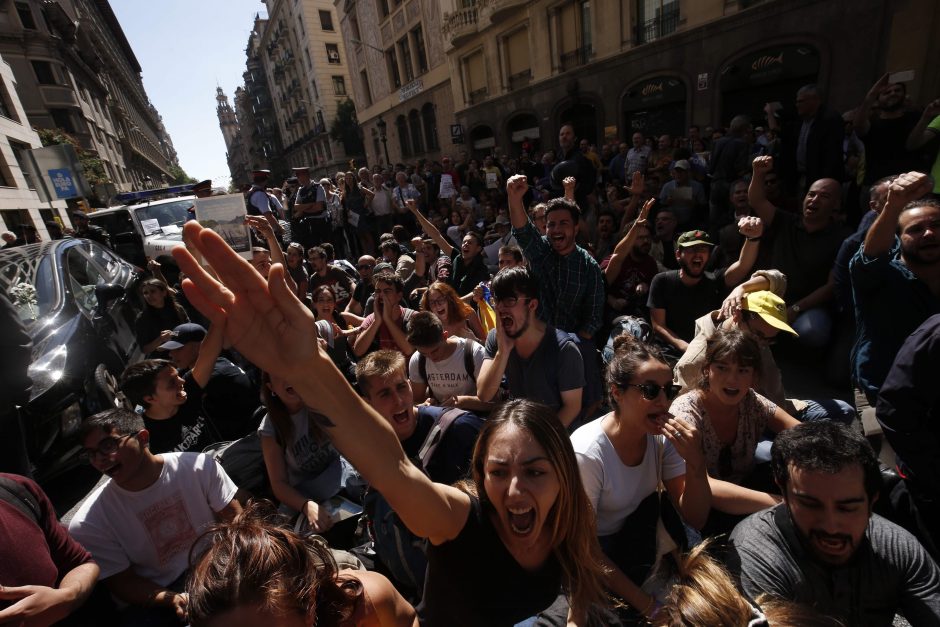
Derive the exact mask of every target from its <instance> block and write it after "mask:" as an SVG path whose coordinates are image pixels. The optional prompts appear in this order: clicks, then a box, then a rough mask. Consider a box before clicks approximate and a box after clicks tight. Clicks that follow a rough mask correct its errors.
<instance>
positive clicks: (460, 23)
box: [442, 6, 480, 48]
mask: <svg viewBox="0 0 940 627" xmlns="http://www.w3.org/2000/svg"><path fill="white" fill-rule="evenodd" d="M479 18H480V16H479V9H478V8H477V7H476V6H472V7H467V8H465V9H458V10H456V11H454V12H453V13H446V14H445V15H444V27H443V29H442V31H443V34H444V37H445V39H447V40H448V41H449V42H450V45H451V46H453V47H454V48H458V47H460V46H461V45H462V44H463V43H464V42H466V41H467V39H469V38H470V37H472V36H473V35H476V33H477V22H478V21H479Z"/></svg>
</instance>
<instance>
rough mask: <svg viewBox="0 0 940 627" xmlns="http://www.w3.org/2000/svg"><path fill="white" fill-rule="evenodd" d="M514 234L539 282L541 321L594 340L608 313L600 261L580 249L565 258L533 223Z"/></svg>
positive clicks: (515, 230)
mask: <svg viewBox="0 0 940 627" xmlns="http://www.w3.org/2000/svg"><path fill="white" fill-rule="evenodd" d="M512 234H513V235H514V236H515V238H516V241H517V242H519V245H520V246H521V247H522V250H523V252H524V253H525V256H526V259H527V260H528V261H529V265H530V266H531V268H532V272H533V273H534V274H535V276H537V277H538V279H539V318H540V319H541V320H544V321H545V322H547V323H549V324H551V325H553V326H555V327H557V328H559V329H561V330H563V331H568V332H569V333H580V334H583V335H589V336H593V335H594V334H595V333H596V332H597V330H598V329H600V328H601V322H602V318H603V312H604V275H603V274H602V273H601V268H600V266H599V265H597V261H595V260H594V258H593V257H592V256H591V255H590V254H589V253H588V252H587V251H586V250H584V249H583V248H581V247H580V246H575V249H574V252H572V253H571V254H570V255H567V256H565V257H562V256H561V255H559V254H558V253H556V252H555V251H554V250H553V249H552V245H551V244H550V243H549V242H548V238H547V237H544V236H542V235H539V232H538V230H536V228H535V225H533V224H532V222H531V221H530V222H527V223H526V225H525V226H524V227H522V228H521V229H516V228H513V230H512Z"/></svg>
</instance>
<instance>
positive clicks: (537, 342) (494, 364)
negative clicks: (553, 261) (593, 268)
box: [477, 268, 584, 427]
mask: <svg viewBox="0 0 940 627" xmlns="http://www.w3.org/2000/svg"><path fill="white" fill-rule="evenodd" d="M490 289H491V291H492V293H493V300H494V302H495V303H496V307H495V310H496V328H495V329H493V330H492V331H490V332H489V335H487V337H486V355H485V357H484V360H483V367H482V368H481V369H480V376H479V378H478V379H477V396H478V397H479V399H480V400H481V401H492V400H493V399H494V398H495V397H496V394H497V392H498V391H499V387H500V383H501V381H502V379H503V375H505V376H506V380H507V382H508V384H509V396H510V398H520V399H521V398H526V399H529V400H533V401H537V402H539V403H543V404H545V405H548V406H549V407H550V408H551V409H552V410H553V411H555V412H557V415H558V420H559V421H561V424H563V425H564V426H565V427H568V426H569V425H571V423H572V422H574V420H575V418H577V417H578V414H579V413H580V412H581V400H582V396H581V395H582V390H583V388H584V363H583V361H582V358H581V352H580V351H579V350H578V346H577V344H576V343H575V342H574V340H572V339H571V336H570V335H569V334H567V333H565V332H563V331H558V330H556V329H555V328H554V327H552V326H549V325H547V324H545V323H544V322H542V321H541V320H539V319H538V318H537V317H536V315H535V312H536V311H537V310H538V306H539V299H538V295H539V285H538V282H537V281H536V279H535V277H534V276H532V274H531V273H530V272H529V271H528V270H527V269H526V268H509V269H506V270H501V271H500V272H499V273H498V274H497V275H496V277H495V278H494V279H493V283H492V286H491V288H490Z"/></svg>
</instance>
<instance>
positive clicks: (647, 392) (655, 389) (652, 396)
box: [625, 383, 682, 401]
mask: <svg viewBox="0 0 940 627" xmlns="http://www.w3.org/2000/svg"><path fill="white" fill-rule="evenodd" d="M625 387H631V388H639V390H640V394H642V395H643V398H645V399H646V400H648V401H653V400H656V399H657V398H659V393H660V392H665V394H666V399H667V400H670V401H671V400H673V399H674V398H676V397H677V396H679V391H680V390H681V389H682V386H681V385H676V384H675V383H667V384H666V385H659V384H658V383H627V384H626V386H625Z"/></svg>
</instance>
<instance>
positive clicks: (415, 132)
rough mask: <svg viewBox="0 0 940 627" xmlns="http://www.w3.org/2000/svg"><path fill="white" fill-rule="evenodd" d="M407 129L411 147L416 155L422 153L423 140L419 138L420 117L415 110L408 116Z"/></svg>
mask: <svg viewBox="0 0 940 627" xmlns="http://www.w3.org/2000/svg"><path fill="white" fill-rule="evenodd" d="M408 127H409V128H410V129H411V145H412V147H413V148H414V149H415V152H416V153H422V152H424V139H422V137H421V117H420V116H419V115H418V110H417V109H412V110H411V113H409V114H408Z"/></svg>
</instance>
